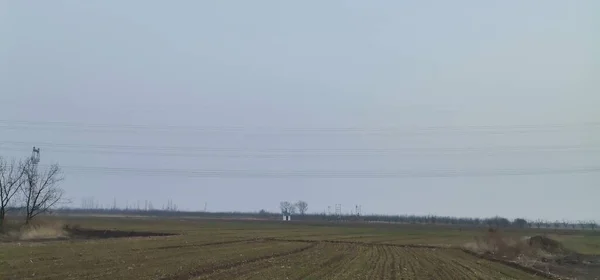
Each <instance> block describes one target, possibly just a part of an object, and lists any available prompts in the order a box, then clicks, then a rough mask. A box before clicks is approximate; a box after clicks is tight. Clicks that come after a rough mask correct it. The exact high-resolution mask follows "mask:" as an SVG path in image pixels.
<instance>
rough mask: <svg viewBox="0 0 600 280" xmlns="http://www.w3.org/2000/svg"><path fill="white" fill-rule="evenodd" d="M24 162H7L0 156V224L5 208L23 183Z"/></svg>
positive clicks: (0, 224) (4, 214)
mask: <svg viewBox="0 0 600 280" xmlns="http://www.w3.org/2000/svg"><path fill="white" fill-rule="evenodd" d="M24 167H25V166H24V163H22V162H17V161H16V160H14V159H13V160H12V161H11V162H8V161H7V160H6V159H4V158H3V157H0V226H2V224H3V223H4V217H5V216H6V208H7V207H8V206H9V205H10V203H11V202H12V200H13V198H14V197H15V194H17V192H18V191H19V190H20V189H21V186H22V185H23V182H24V180H23V178H24V176H23V175H24V173H25V168H24Z"/></svg>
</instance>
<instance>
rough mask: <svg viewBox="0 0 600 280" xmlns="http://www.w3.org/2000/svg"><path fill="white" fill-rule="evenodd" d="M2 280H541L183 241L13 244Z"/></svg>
mask: <svg viewBox="0 0 600 280" xmlns="http://www.w3.org/2000/svg"><path fill="white" fill-rule="evenodd" d="M0 260H1V261H0V279H306V278H308V279H535V278H534V277H533V276H531V275H529V274H527V273H525V272H522V271H519V270H516V269H513V268H510V267H506V266H503V265H500V264H497V263H492V262H489V261H486V260H481V259H478V258H476V257H473V256H470V255H467V254H465V253H463V252H461V251H458V250H453V249H432V248H405V247H398V246H389V245H368V244H352V243H329V242H289V241H277V240H261V239H254V240H245V239H238V240H229V241H218V242H211V243H206V242H187V241H185V239H181V238H177V237H174V238H170V237H168V238H140V239H135V238H133V239H120V240H117V239H114V240H101V241H89V242H64V241H62V242H51V243H45V244H39V243H38V244H30V245H21V246H6V247H3V248H2V250H0Z"/></svg>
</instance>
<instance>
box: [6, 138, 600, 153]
mask: <svg viewBox="0 0 600 280" xmlns="http://www.w3.org/2000/svg"><path fill="white" fill-rule="evenodd" d="M6 145H8V146H23V147H27V148H30V146H32V145H38V146H40V147H45V148H47V147H55V148H61V149H63V148H64V149H99V150H102V151H106V150H117V151H129V150H142V151H143V150H146V151H161V152H162V151H167V152H171V151H178V152H190V151H193V152H254V153H323V152H333V153H353V152H356V153H389V152H435V153H437V152H459V153H460V152H482V151H490V150H497V151H517V152H520V151H532V150H539V151H556V150H567V151H568V150H581V149H585V150H588V151H589V150H594V149H600V146H597V145H544V146H539V145H535V146H532V145H521V146H489V147H485V146H484V147H481V146H480V147H405V148H335V147H334V148H266V149H265V148H255V149H248V148H223V147H197V146H144V145H119V144H80V143H53V142H26V141H2V142H0V147H3V146H6Z"/></svg>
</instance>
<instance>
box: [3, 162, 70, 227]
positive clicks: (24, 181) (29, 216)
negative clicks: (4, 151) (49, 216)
mask: <svg viewBox="0 0 600 280" xmlns="http://www.w3.org/2000/svg"><path fill="white" fill-rule="evenodd" d="M38 159H39V158H35V157H34V156H32V157H28V158H24V159H21V160H16V159H11V160H8V159H6V158H5V157H2V156H0V226H2V225H4V223H5V221H6V214H7V212H8V211H9V210H11V211H19V212H21V213H24V214H25V217H24V222H25V224H29V223H30V222H31V221H32V220H33V219H34V218H35V217H37V216H38V215H40V214H43V213H47V212H49V211H50V210H51V209H52V208H54V207H56V206H58V205H59V204H61V203H62V202H64V190H63V189H62V188H60V182H61V181H62V180H63V179H64V177H63V173H62V171H61V168H60V166H59V165H58V164H52V165H50V166H48V167H46V168H44V169H42V168H41V167H40V166H39V165H38Z"/></svg>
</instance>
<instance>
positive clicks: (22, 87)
mask: <svg viewBox="0 0 600 280" xmlns="http://www.w3.org/2000/svg"><path fill="white" fill-rule="evenodd" d="M599 10H600V2H598V1H594V0H589V1H585V0H581V1H559V0H544V1H542V0H536V1H475V0H472V1H462V0H459V1H334V0H332V1H313V0H311V1H192V0H187V1H185V0H182V1H169V2H168V3H167V1H157V0H143V1H142V0H131V1H58V0H57V1H7V0H4V1H0V35H1V36H0V155H1V156H4V157H8V158H10V157H26V156H29V154H30V153H31V147H32V146H36V147H40V148H41V162H40V165H41V167H44V166H47V165H49V164H52V163H59V164H60V165H61V166H62V167H63V170H64V176H65V180H64V181H63V182H62V185H61V186H62V187H63V188H64V189H65V190H66V193H67V196H68V198H70V199H71V200H72V204H71V205H72V206H80V205H81V201H82V199H83V198H85V197H93V198H94V199H95V200H96V201H98V203H100V204H102V205H106V206H111V205H112V204H113V201H115V200H116V202H117V205H118V206H119V207H125V204H129V205H131V204H134V203H137V201H146V200H148V201H151V202H152V204H153V205H154V207H156V208H160V207H162V205H166V203H167V201H168V200H172V201H173V202H174V203H176V204H177V206H178V208H179V209H183V210H200V209H203V208H204V207H205V206H206V208H207V210H209V211H258V210H260V209H266V210H268V211H278V210H279V209H278V206H279V202H280V201H284V200H289V201H297V200H304V201H306V202H308V208H309V212H324V211H327V209H328V207H331V208H334V205H335V204H341V205H342V211H343V212H350V211H351V210H353V209H354V207H355V205H361V209H362V213H363V214H368V213H380V214H435V215H452V216H468V217H488V216H494V215H501V216H505V217H509V218H515V217H526V218H531V219H534V218H543V219H549V220H556V219H559V220H562V219H569V220H592V219H593V220H597V221H600V204H599V203H598V198H599V197H600V188H599V183H600V157H598V156H599V155H600V125H599V122H600V113H598V110H597V108H599V105H600V94H598V92H600V80H599V79H598V77H600V36H598V33H597V30H598V28H599V27H600V19H598V17H597V16H596V15H597V12H598V11H599Z"/></svg>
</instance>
